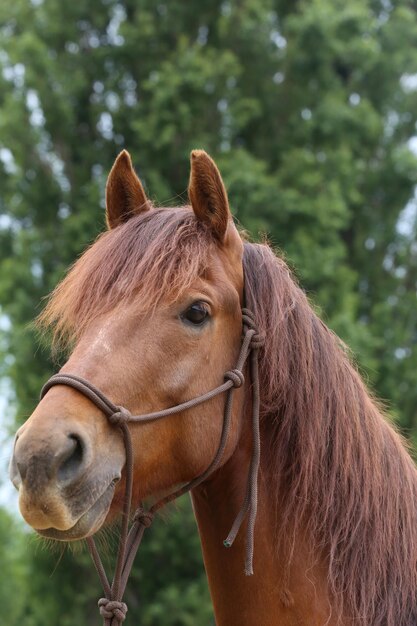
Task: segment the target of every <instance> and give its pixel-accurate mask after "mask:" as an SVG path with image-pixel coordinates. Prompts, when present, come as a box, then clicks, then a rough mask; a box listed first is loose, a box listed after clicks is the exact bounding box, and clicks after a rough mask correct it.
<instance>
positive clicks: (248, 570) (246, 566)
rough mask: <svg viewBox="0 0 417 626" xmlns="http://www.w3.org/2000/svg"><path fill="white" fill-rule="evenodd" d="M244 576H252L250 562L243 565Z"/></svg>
mask: <svg viewBox="0 0 417 626" xmlns="http://www.w3.org/2000/svg"><path fill="white" fill-rule="evenodd" d="M245 576H253V567H252V563H251V564H250V565H249V566H248V565H245Z"/></svg>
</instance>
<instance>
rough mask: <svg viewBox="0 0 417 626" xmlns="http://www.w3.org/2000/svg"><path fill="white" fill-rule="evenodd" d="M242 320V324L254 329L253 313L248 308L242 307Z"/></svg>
mask: <svg viewBox="0 0 417 626" xmlns="http://www.w3.org/2000/svg"><path fill="white" fill-rule="evenodd" d="M242 322H243V324H244V326H246V327H247V328H250V329H251V330H256V329H257V328H256V320H255V314H254V313H253V312H252V311H251V310H250V309H246V308H244V309H242Z"/></svg>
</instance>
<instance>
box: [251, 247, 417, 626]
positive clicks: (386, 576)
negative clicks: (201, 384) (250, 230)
mask: <svg viewBox="0 0 417 626" xmlns="http://www.w3.org/2000/svg"><path fill="white" fill-rule="evenodd" d="M244 268H245V290H246V299H247V304H248V306H249V307H250V308H251V309H252V310H253V311H254V312H255V316H256V319H257V321H258V324H259V328H260V330H261V332H262V333H263V334H264V335H265V337H266V344H265V348H264V352H263V357H262V361H261V366H260V369H261V376H260V378H261V385H262V390H261V395H262V412H263V426H262V427H263V442H264V455H266V458H265V457H264V467H265V468H266V469H265V471H267V472H269V473H270V475H269V476H268V479H269V480H270V481H275V483H277V489H276V492H275V493H276V502H275V506H276V507H277V509H279V516H280V520H281V525H280V528H279V535H280V537H281V540H282V541H286V542H288V541H291V537H295V535H296V534H297V532H298V531H300V530H302V531H307V536H308V537H309V540H311V542H312V543H311V546H312V550H313V551H314V552H316V553H317V551H318V553H321V554H322V556H323V557H324V558H325V559H326V562H327V564H328V584H329V588H330V591H331V593H332V596H333V598H334V600H335V602H336V604H337V605H338V610H339V611H340V614H341V615H343V616H344V617H348V618H350V619H352V620H353V623H355V624H359V623H361V624H364V625H365V624H366V626H368V625H369V626H370V625H372V626H413V625H415V624H417V471H416V468H415V466H414V464H413V462H412V460H411V458H410V456H409V454H408V452H407V450H406V446H405V442H404V441H403V440H402V438H401V437H400V435H399V434H398V433H397V432H396V431H395V430H394V428H393V426H392V424H390V423H389V422H388V420H387V418H386V417H385V416H384V415H383V411H382V408H381V407H380V406H379V405H378V403H377V402H376V401H375V400H374V399H373V398H372V397H371V395H370V393H369V392H368V391H367V389H366V387H365V385H364V383H363V382H362V380H361V378H360V376H359V374H358V373H357V371H356V369H355V368H354V367H353V365H352V363H351V362H350V359H349V357H348V354H347V350H346V349H345V347H344V346H343V344H342V342H341V341H340V340H339V339H338V338H337V337H336V336H335V335H334V334H333V333H332V332H331V331H330V330H329V329H328V328H327V327H326V326H325V325H324V324H323V322H321V320H320V319H319V318H318V317H317V315H316V314H315V313H314V311H313V309H312V308H311V306H310V304H309V302H308V300H307V298H306V296H305V294H304V293H303V291H302V290H301V289H300V288H299V287H298V286H297V284H296V282H295V281H294V279H293V277H292V276H291V274H290V271H289V269H288V267H287V266H286V264H285V263H284V262H283V261H282V260H281V259H279V258H277V257H276V256H275V255H274V253H273V252H272V250H271V249H270V248H269V247H268V246H266V245H259V244H251V243H246V244H245V252H244Z"/></svg>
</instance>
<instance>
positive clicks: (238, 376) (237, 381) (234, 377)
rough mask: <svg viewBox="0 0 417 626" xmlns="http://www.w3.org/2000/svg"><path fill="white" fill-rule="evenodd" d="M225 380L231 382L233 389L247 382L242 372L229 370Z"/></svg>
mask: <svg viewBox="0 0 417 626" xmlns="http://www.w3.org/2000/svg"><path fill="white" fill-rule="evenodd" d="M224 378H225V380H231V381H232V383H233V387H241V386H242V385H243V383H244V382H245V377H244V376H243V373H242V372H241V371H240V370H237V369H234V370H229V371H228V372H226V373H225V375H224Z"/></svg>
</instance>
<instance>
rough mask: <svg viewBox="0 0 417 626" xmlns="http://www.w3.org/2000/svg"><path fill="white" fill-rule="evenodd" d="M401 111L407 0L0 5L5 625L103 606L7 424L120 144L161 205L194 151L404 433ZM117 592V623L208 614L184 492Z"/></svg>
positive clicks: (411, 206) (408, 277) (416, 176)
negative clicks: (29, 513)
mask: <svg viewBox="0 0 417 626" xmlns="http://www.w3.org/2000/svg"><path fill="white" fill-rule="evenodd" d="M416 119H417V14H416V5H415V3H414V2H411V1H410V2H407V1H405V0H404V1H402V0H399V1H395V0H307V1H300V0H236V1H235V2H232V1H230V2H229V1H225V0H223V1H218V0H199V1H198V2H190V1H189V2H185V1H180V0H169V1H168V0H166V1H163V0H161V1H158V0H120V1H118V0H75V1H72V2H68V1H64V0H31V1H30V0H13V2H2V3H0V381H1V382H0V439H1V453H0V463H1V467H0V476H1V481H0V482H1V487H0V605H1V607H2V615H3V616H6V615H7V624H8V626H17V625H19V626H55V625H59V626H73V625H74V624H80V625H84V624H85V625H87V626H90V625H91V626H94V625H96V624H99V623H100V618H99V616H98V612H97V607H96V601H97V598H98V597H100V590H99V585H98V582H97V580H96V575H95V572H94V571H93V567H92V565H91V563H90V561H89V558H88V556H87V554H86V552H85V551H84V550H82V549H81V548H80V549H77V550H76V552H75V554H72V553H71V551H70V550H68V549H66V548H65V547H62V546H58V547H56V546H55V547H54V546H48V545H46V544H45V543H43V542H42V541H41V540H39V539H38V538H36V537H35V536H34V535H33V533H31V532H30V531H29V530H28V528H27V527H25V526H24V524H23V522H22V521H21V519H20V517H19V516H18V513H17V504H16V501H17V497H16V494H15V493H14V492H13V490H12V488H9V486H8V479H7V474H6V468H7V461H8V458H9V455H10V450H11V437H10V433H11V432H12V431H14V429H15V428H16V425H17V424H19V423H21V422H22V421H24V420H25V419H26V417H27V416H28V415H29V414H30V413H31V410H32V409H33V407H34V405H35V404H36V402H37V398H38V393H39V389H40V388H41V385H42V382H43V381H45V380H46V379H47V378H48V377H49V376H50V374H51V373H52V371H53V370H54V369H56V368H57V367H58V365H59V359H58V362H54V363H53V362H51V360H50V357H49V349H48V346H42V345H41V344H40V341H39V338H38V337H37V336H36V332H35V330H34V329H33V327H32V326H31V321H32V320H33V318H34V317H35V316H36V315H37V314H38V313H39V311H40V308H41V306H42V298H43V297H44V296H45V295H46V294H47V293H48V292H50V290H51V289H52V287H53V286H54V285H55V284H56V283H57V281H58V280H59V279H60V278H61V277H62V276H63V274H64V271H65V268H67V267H68V265H69V264H70V263H71V262H73V261H74V260H75V259H76V258H77V256H78V255H79V254H80V253H81V251H82V250H83V249H84V248H85V246H86V245H87V244H88V243H89V242H91V241H92V240H94V238H95V237H96V236H97V234H98V233H99V232H100V231H102V230H103V228H104V188H105V181H106V176H107V173H108V171H109V169H110V167H111V165H112V163H113V160H114V158H115V157H116V155H117V153H118V151H120V150H121V149H122V148H127V149H128V150H129V151H130V152H131V154H132V158H133V161H134V163H135V165H136V168H137V172H138V174H139V175H140V176H141V178H142V181H143V182H144V184H145V186H146V189H147V191H148V194H149V196H150V197H151V198H152V199H153V200H154V201H155V202H156V203H159V204H167V205H175V204H181V203H183V202H185V201H186V187H187V181H188V175H189V160H188V159H189V152H190V150H191V149H192V148H205V149H206V150H208V151H209V152H210V153H211V154H212V156H213V157H214V158H215V159H216V160H217V163H218V165H219V167H220V169H221V171H222V174H223V176H224V180H225V182H226V185H227V187H228V190H229V195H230V200H231V205H232V208H233V212H234V214H235V215H236V217H237V219H238V221H239V222H240V223H241V224H242V225H243V226H244V227H245V228H246V229H247V230H248V231H249V232H250V233H251V235H252V236H253V237H254V238H255V239H257V238H259V237H262V236H264V234H265V233H266V234H267V235H268V237H269V239H270V241H271V242H272V243H273V244H274V246H276V247H277V248H278V249H280V250H281V252H282V253H283V254H284V255H285V257H286V259H287V261H288V262H289V264H290V266H291V267H292V268H294V269H295V272H296V275H297V277H298V279H299V280H300V282H301V284H302V286H303V288H304V289H305V290H306V292H307V293H308V294H309V297H310V298H311V301H312V302H313V303H314V304H315V305H316V306H317V308H318V310H319V311H320V314H321V315H322V318H323V319H324V320H325V322H326V323H327V324H328V325H329V326H330V327H331V328H333V329H334V330H335V331H336V332H337V333H338V334H339V335H340V336H341V337H342V338H343V339H344V340H345V341H346V342H347V343H348V345H349V346H350V347H351V348H352V352H353V355H354V358H355V360H356V361H357V363H358V366H359V367H360V369H361V371H362V372H363V374H364V376H365V378H366V380H367V381H368V384H369V386H370V388H371V389H372V390H374V391H375V393H376V394H377V395H379V396H380V397H381V398H382V399H383V400H384V401H385V403H386V405H387V407H388V411H389V413H390V415H391V416H392V419H393V420H394V421H395V422H396V423H397V424H398V425H399V428H400V429H401V430H402V432H403V433H404V434H405V435H406V436H407V437H408V438H409V439H410V442H411V444H412V445H413V446H415V448H416V449H417V307H416V281H417V199H416V191H415V189H416V184H417V156H416V155H417V131H416ZM63 358H64V357H62V359H63ZM106 542H107V543H108V544H109V545H110V547H109V549H108V552H109V553H111V544H112V543H113V541H112V538H111V537H108V538H107V539H106ZM109 560H110V559H109ZM127 602H128V604H129V619H130V621H129V623H130V624H132V625H133V624H138V625H139V624H140V625H141V626H195V625H197V626H210V625H213V624H214V621H213V617H212V611H211V606H210V599H209V594H208V590H207V585H206V581H205V575H204V571H203V567H202V560H201V556H200V548H199V542H198V537H197V533H196V529H195V524H194V521H193V516H192V512H191V507H190V504H189V501H188V499H185V500H183V501H181V502H180V503H179V504H178V506H177V507H176V508H175V509H173V510H171V511H169V512H168V513H167V514H166V515H165V516H164V517H163V519H162V520H161V521H159V522H158V523H156V524H155V525H154V526H153V528H152V530H151V531H150V532H149V533H148V535H147V537H146V539H145V541H144V545H143V547H142V549H141V551H140V553H139V557H138V559H137V564H136V566H135V569H134V574H133V577H132V580H131V582H130V584H129V587H128V593H127ZM139 615H140V617H139Z"/></svg>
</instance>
